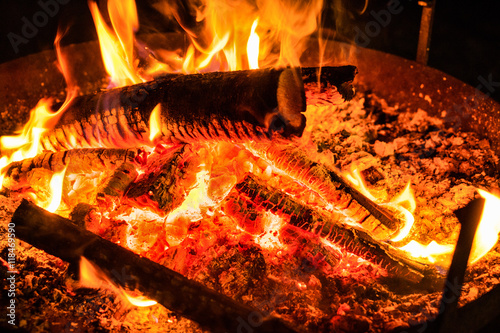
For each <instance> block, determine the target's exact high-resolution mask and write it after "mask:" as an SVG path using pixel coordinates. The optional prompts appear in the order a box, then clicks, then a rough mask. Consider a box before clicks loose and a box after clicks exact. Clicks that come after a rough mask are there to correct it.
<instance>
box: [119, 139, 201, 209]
mask: <svg viewBox="0 0 500 333" xmlns="http://www.w3.org/2000/svg"><path fill="white" fill-rule="evenodd" d="M200 163H201V162H200V161H199V160H197V159H196V153H195V152H193V148H192V147H191V146H190V145H180V146H177V147H173V148H171V149H169V150H167V151H164V152H161V153H160V154H156V153H155V154H152V155H150V156H149V157H148V162H147V165H146V167H145V169H146V172H145V173H143V174H141V175H140V176H139V177H138V178H137V180H136V181H134V182H133V183H131V184H130V186H129V187H128V188H127V191H126V193H125V197H124V199H125V200H126V202H127V203H128V204H131V205H134V206H139V207H144V206H148V207H150V208H152V209H154V210H155V211H158V213H160V214H165V213H168V212H170V211H172V210H173V209H174V208H176V207H177V206H179V205H180V204H181V203H182V201H183V200H184V198H185V196H186V192H187V191H188V189H190V188H191V187H192V186H193V185H194V183H195V182H196V173H197V171H198V170H197V169H198V166H199V165H200Z"/></svg>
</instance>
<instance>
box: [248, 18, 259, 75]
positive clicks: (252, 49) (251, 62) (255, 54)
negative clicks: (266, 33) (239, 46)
mask: <svg viewBox="0 0 500 333" xmlns="http://www.w3.org/2000/svg"><path fill="white" fill-rule="evenodd" d="M258 24H259V19H258V18H257V19H255V21H254V22H253V24H252V28H251V30H250V37H249V38H248V43H247V56H248V66H249V68H250V69H257V68H259V46H260V38H259V35H257V33H256V32H255V29H256V28H257V25H258Z"/></svg>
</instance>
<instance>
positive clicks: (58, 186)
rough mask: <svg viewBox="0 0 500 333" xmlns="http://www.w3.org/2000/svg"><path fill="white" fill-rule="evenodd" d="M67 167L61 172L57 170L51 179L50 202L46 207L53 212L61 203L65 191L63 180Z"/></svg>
mask: <svg viewBox="0 0 500 333" xmlns="http://www.w3.org/2000/svg"><path fill="white" fill-rule="evenodd" d="M67 168H68V167H65V168H64V170H62V171H60V172H55V173H54V174H53V175H52V178H51V179H50V183H49V188H50V202H49V204H48V205H47V206H46V207H43V208H45V209H46V210H48V211H49V212H51V213H54V212H55V211H56V210H57V208H59V205H60V204H61V198H62V192H63V181H64V175H65V173H66V169H67Z"/></svg>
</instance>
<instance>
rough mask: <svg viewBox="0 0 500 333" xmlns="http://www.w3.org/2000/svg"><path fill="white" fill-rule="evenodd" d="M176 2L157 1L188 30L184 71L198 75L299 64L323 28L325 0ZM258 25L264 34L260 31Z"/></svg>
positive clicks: (164, 10) (164, 11) (169, 15)
mask: <svg viewBox="0 0 500 333" xmlns="http://www.w3.org/2000/svg"><path fill="white" fill-rule="evenodd" d="M177 6H178V4H176V3H172V2H169V1H163V2H159V3H157V4H155V7H156V8H157V9H158V10H159V11H160V12H162V13H163V14H164V15H166V16H167V17H169V18H170V17H173V18H175V19H176V20H177V22H178V23H179V25H180V26H181V28H182V29H184V31H185V32H186V36H187V37H188V38H189V42H190V45H189V46H188V47H187V51H186V52H185V56H184V62H183V65H182V71H183V72H185V73H194V72H205V71H215V70H241V69H255V68H259V65H260V66H261V67H273V66H274V67H283V66H299V65H300V56H301V55H302V52H303V51H304V50H305V47H306V38H305V37H308V36H310V35H311V34H313V33H314V32H316V31H317V30H318V22H319V21H320V14H321V11H322V9H323V1H322V0H310V1H305V2H300V1H294V0H285V1H274V0H257V1H228V0H201V1H199V0H188V1H186V2H183V6H181V7H182V8H178V7H177ZM186 7H187V8H186ZM186 11H187V12H192V13H195V14H196V18H195V19H193V18H191V16H189V15H186ZM257 27H258V28H259V31H262V32H263V33H262V35H257V33H256V29H257ZM259 54H260V56H259ZM259 60H263V62H262V63H260V64H259V63H258V62H259Z"/></svg>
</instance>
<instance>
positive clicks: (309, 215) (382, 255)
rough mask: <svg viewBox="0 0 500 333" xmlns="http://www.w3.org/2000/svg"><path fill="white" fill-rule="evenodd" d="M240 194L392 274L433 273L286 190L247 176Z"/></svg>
mask: <svg viewBox="0 0 500 333" xmlns="http://www.w3.org/2000/svg"><path fill="white" fill-rule="evenodd" d="M235 189H236V190H237V191H238V193H239V194H240V196H241V197H242V198H244V199H246V200H247V201H249V202H251V203H253V205H254V206H255V207H256V208H262V209H264V210H268V211H271V212H272V213H274V214H278V215H285V216H286V217H287V218H288V219H289V224H291V225H293V226H296V227H298V228H301V229H302V230H305V231H308V232H311V233H314V234H317V235H319V236H320V237H324V238H325V239H327V240H329V241H331V242H333V243H335V244H337V245H339V246H340V247H342V248H344V249H345V250H346V251H347V252H351V253H354V254H356V255H358V256H360V257H363V258H365V259H367V260H369V261H371V262H372V263H375V264H378V265H380V266H381V267H382V268H384V269H386V270H387V271H388V272H389V273H390V274H391V276H393V277H397V278H404V279H407V280H409V281H412V282H420V281H421V280H422V278H423V277H424V275H426V274H427V275H431V274H433V272H432V270H431V268H430V267H428V266H426V265H424V264H421V263H418V262H414V261H411V260H409V259H408V258H407V257H406V255H405V254H404V252H402V251H400V250H397V249H395V248H393V247H391V246H389V245H388V244H385V243H382V242H379V241H376V240H375V239H373V237H372V236H370V235H369V234H368V233H367V232H365V231H363V230H360V229H356V228H354V227H352V226H349V225H347V224H345V223H343V222H342V215H336V214H332V213H328V212H321V211H318V210H316V209H314V208H312V207H309V206H308V205H305V204H303V203H301V202H299V201H298V200H297V199H294V198H293V197H291V196H290V195H288V194H287V193H285V192H283V191H280V190H278V189H276V188H273V187H271V186H269V185H266V184H265V183H263V182H261V181H259V180H258V179H257V178H255V177H254V176H253V175H251V174H249V175H247V176H246V177H245V178H244V179H243V180H242V181H241V182H239V183H238V184H236V186H235Z"/></svg>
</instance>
